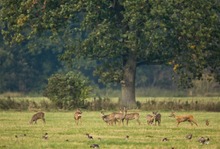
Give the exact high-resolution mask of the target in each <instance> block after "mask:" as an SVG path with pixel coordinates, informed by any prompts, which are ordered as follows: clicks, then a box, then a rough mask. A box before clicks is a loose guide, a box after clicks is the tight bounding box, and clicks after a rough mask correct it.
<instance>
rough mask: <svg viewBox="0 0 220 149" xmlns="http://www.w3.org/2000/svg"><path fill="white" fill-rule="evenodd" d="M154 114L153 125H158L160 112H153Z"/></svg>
mask: <svg viewBox="0 0 220 149" xmlns="http://www.w3.org/2000/svg"><path fill="white" fill-rule="evenodd" d="M153 115H154V120H155V125H157V124H158V126H160V123H161V114H160V113H158V112H153ZM156 123H157V124H156Z"/></svg>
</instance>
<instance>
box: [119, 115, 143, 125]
mask: <svg viewBox="0 0 220 149" xmlns="http://www.w3.org/2000/svg"><path fill="white" fill-rule="evenodd" d="M139 117H140V115H139V113H129V114H127V113H126V114H125V117H124V119H123V120H122V121H123V123H124V120H126V124H127V125H128V121H129V120H137V122H138V124H139V125H140V124H141V122H140V120H139Z"/></svg>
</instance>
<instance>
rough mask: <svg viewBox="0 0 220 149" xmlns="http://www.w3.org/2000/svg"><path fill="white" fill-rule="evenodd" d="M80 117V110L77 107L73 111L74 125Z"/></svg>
mask: <svg viewBox="0 0 220 149" xmlns="http://www.w3.org/2000/svg"><path fill="white" fill-rule="evenodd" d="M81 117H82V112H81V110H80V109H77V110H76V112H75V113H74V119H75V122H76V125H78V124H79V121H80V119H81Z"/></svg>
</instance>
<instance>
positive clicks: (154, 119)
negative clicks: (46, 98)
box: [30, 107, 209, 126]
mask: <svg viewBox="0 0 220 149" xmlns="http://www.w3.org/2000/svg"><path fill="white" fill-rule="evenodd" d="M169 117H173V118H175V119H176V121H177V126H179V124H180V123H182V122H186V121H188V122H189V123H190V124H191V125H193V124H195V125H196V126H198V124H197V122H196V121H195V119H194V117H193V115H176V114H175V113H174V112H171V114H170V115H169ZM81 118H82V111H81V110H80V109H79V108H78V109H77V110H76V111H75V113H74V119H75V123H76V125H78V124H79V123H81ZM101 118H102V120H103V121H104V122H106V123H107V124H108V125H116V123H119V125H121V124H123V125H124V121H126V124H127V125H128V122H129V121H130V120H136V121H137V123H138V124H139V125H140V124H141V123H140V120H139V118H140V114H139V113H138V112H134V113H128V112H127V109H126V108H125V107H124V108H123V109H120V111H119V112H113V113H111V114H107V115H106V114H104V112H103V111H101ZM39 119H42V120H43V122H44V123H46V121H45V114H44V112H37V113H36V114H34V115H33V116H32V118H31V120H30V124H33V122H34V123H35V124H37V120H39ZM146 121H147V124H148V125H158V126H160V124H161V114H160V113H158V112H152V114H147V115H146ZM206 125H207V126H208V125H209V121H208V120H206Z"/></svg>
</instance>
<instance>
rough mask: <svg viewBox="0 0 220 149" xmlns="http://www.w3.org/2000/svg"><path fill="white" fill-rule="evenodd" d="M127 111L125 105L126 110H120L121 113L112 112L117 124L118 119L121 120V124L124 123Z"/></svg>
mask: <svg viewBox="0 0 220 149" xmlns="http://www.w3.org/2000/svg"><path fill="white" fill-rule="evenodd" d="M126 113H127V110H126V108H125V107H124V110H123V111H122V110H120V112H119V113H112V114H113V115H114V118H115V124H116V121H119V122H120V123H119V124H121V123H123V125H124V118H125V115H126Z"/></svg>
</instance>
